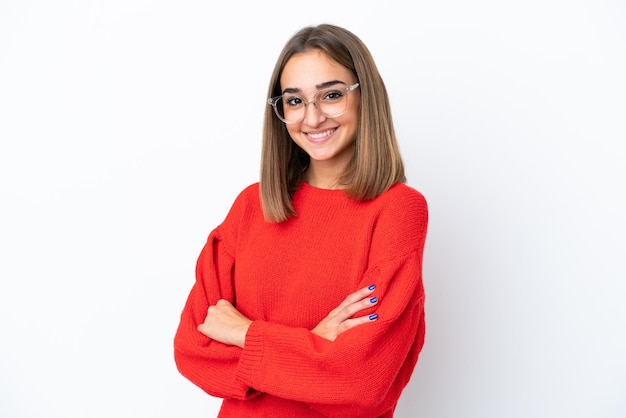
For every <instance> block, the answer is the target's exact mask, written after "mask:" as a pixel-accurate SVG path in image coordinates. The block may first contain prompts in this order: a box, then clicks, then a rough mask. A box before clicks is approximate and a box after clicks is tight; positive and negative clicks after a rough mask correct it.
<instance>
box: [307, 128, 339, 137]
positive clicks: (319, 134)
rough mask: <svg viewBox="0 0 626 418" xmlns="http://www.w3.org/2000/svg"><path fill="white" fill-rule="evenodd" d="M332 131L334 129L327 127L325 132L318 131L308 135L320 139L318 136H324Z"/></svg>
mask: <svg viewBox="0 0 626 418" xmlns="http://www.w3.org/2000/svg"><path fill="white" fill-rule="evenodd" d="M334 131H335V130H334V129H329V130H327V131H325V132H320V133H317V134H309V136H310V137H311V138H313V139H320V138H324V137H325V136H328V135H330V134H332V133H333V132H334Z"/></svg>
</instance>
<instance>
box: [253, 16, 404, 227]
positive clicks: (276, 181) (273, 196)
mask: <svg viewBox="0 0 626 418" xmlns="http://www.w3.org/2000/svg"><path fill="white" fill-rule="evenodd" d="M316 49H317V50H320V51H322V52H324V53H325V54H327V55H328V56H329V57H330V58H331V59H333V60H335V61H336V62H337V63H339V64H341V65H342V66H344V67H345V68H347V69H348V70H349V71H351V72H352V74H354V76H355V77H356V80H357V81H358V83H359V88H360V93H361V94H360V97H361V103H360V106H359V127H358V130H357V131H358V132H357V138H356V141H355V148H354V155H353V157H352V160H351V162H350V164H349V165H348V167H347V169H346V172H345V173H343V176H342V177H341V179H340V183H341V185H342V186H343V187H344V189H345V192H346V193H347V194H348V196H350V197H352V198H354V199H357V200H369V199H373V198H375V197H377V196H378V195H380V194H381V193H383V192H385V191H386V190H388V189H389V188H390V187H391V186H392V185H393V184H395V183H397V182H406V177H405V174H404V165H403V162H402V158H401V156H400V151H399V148H398V144H397V140H396V135H395V130H394V127H393V120H392V117H391V109H390V105H389V97H388V95H387V89H386V88H385V84H384V82H383V80H382V78H381V76H380V73H379V72H378V68H377V67H376V64H375V62H374V59H373V58H372V55H371V53H370V52H369V50H368V48H367V47H366V46H365V44H364V43H363V42H362V41H361V40H360V39H359V38H358V37H357V36H356V35H354V34H353V33H351V32H350V31H348V30H346V29H344V28H341V27H338V26H334V25H329V24H322V25H318V26H310V27H305V28H303V29H301V30H300V31H298V32H297V33H296V34H295V35H294V36H293V37H292V38H291V39H290V40H289V41H288V42H287V43H286V44H285V46H284V48H283V50H282V52H281V53H280V55H279V57H278V60H277V62H276V66H275V67H274V71H273V73H272V77H271V80H270V84H269V89H268V97H275V96H279V95H281V94H282V93H281V86H280V77H281V74H282V72H283V69H284V68H285V65H286V63H287V61H289V59H290V58H291V57H292V56H293V55H295V54H298V53H301V52H306V51H311V50H316ZM309 161H310V159H309V156H308V154H306V152H304V150H302V148H300V147H299V146H298V145H296V143H295V142H294V141H293V140H292V139H291V137H290V136H289V133H288V132H287V128H286V127H285V124H284V123H283V122H281V121H280V120H279V119H278V118H277V117H276V115H275V114H274V112H273V109H272V106H269V105H268V106H267V107H266V109H265V120H264V128H263V145H262V151H261V176H260V194H261V205H262V207H263V214H264V216H265V219H266V220H268V221H270V222H282V221H285V220H287V219H289V218H290V217H292V216H296V215H297V214H296V211H295V210H294V208H293V205H292V203H291V196H292V194H293V193H294V192H295V191H296V190H297V189H298V187H299V183H300V182H301V180H302V177H303V174H304V173H305V171H306V170H307V168H308V167H309Z"/></svg>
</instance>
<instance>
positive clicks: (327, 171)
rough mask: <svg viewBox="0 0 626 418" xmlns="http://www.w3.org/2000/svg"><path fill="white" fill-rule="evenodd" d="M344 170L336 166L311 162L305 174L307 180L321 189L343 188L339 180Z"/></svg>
mask: <svg viewBox="0 0 626 418" xmlns="http://www.w3.org/2000/svg"><path fill="white" fill-rule="evenodd" d="M341 174H343V170H341V171H339V170H337V168H336V167H323V166H320V164H311V166H310V167H309V169H308V170H307V172H306V174H305V177H304V178H305V181H306V182H307V183H309V184H310V185H311V186H313V187H317V188H320V189H343V188H344V186H343V185H342V184H341V183H340V182H339V179H340V177H341Z"/></svg>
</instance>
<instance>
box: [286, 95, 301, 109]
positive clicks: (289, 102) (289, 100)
mask: <svg viewBox="0 0 626 418" xmlns="http://www.w3.org/2000/svg"><path fill="white" fill-rule="evenodd" d="M283 102H284V103H285V106H287V107H291V108H295V107H300V106H302V103H303V100H302V97H299V96H285V97H283Z"/></svg>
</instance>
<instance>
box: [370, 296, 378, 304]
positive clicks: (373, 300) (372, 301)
mask: <svg viewBox="0 0 626 418" xmlns="http://www.w3.org/2000/svg"><path fill="white" fill-rule="evenodd" d="M376 302H378V298H377V297H376V296H374V297H373V298H371V299H370V303H376Z"/></svg>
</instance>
